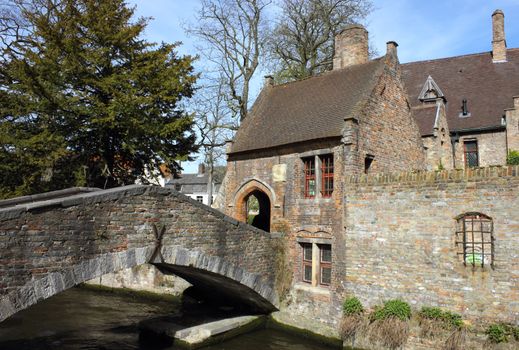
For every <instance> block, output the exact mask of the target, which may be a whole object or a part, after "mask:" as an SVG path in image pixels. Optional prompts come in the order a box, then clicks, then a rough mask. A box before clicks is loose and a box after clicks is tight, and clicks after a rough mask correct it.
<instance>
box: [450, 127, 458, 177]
mask: <svg viewBox="0 0 519 350" xmlns="http://www.w3.org/2000/svg"><path fill="white" fill-rule="evenodd" d="M459 141H460V134H458V133H456V134H454V135H452V136H451V148H452V166H453V169H456V142H459Z"/></svg>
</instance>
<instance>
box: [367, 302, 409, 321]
mask: <svg viewBox="0 0 519 350" xmlns="http://www.w3.org/2000/svg"><path fill="white" fill-rule="evenodd" d="M390 318H398V319H399V320H401V321H406V320H409V319H410V318H411V307H410V306H409V304H408V303H406V302H405V301H402V300H399V299H394V300H388V301H386V302H385V303H384V306H382V307H377V308H375V311H373V313H372V315H371V319H372V321H376V320H387V319H390Z"/></svg>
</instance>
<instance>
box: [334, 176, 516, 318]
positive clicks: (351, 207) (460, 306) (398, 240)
mask: <svg viewBox="0 0 519 350" xmlns="http://www.w3.org/2000/svg"><path fill="white" fill-rule="evenodd" d="M346 186H347V187H346V194H345V196H346V197H345V198H346V202H347V209H346V218H345V226H346V232H345V233H344V235H345V242H346V245H345V247H344V249H345V252H346V257H347V263H346V264H345V265H344V266H337V268H338V269H340V272H338V273H339V274H341V276H342V279H343V281H342V284H343V287H344V290H345V293H344V295H343V297H345V296H346V295H355V296H357V297H359V298H360V299H361V300H362V302H364V303H365V304H366V305H368V306H370V307H372V306H374V305H376V304H380V303H382V302H383V301H384V300H387V299H393V298H402V299H404V300H406V301H408V302H409V303H411V305H412V306H414V307H415V308H420V307H421V306H440V307H443V308H446V309H448V310H452V311H454V312H458V313H460V314H462V315H463V316H464V318H466V319H469V320H482V321H488V322H490V321H508V322H517V319H518V318H519V283H518V281H519V215H518V213H519V167H518V166H515V167H491V168H485V169H476V170H465V171H463V170H458V171H456V170H451V171H443V172H428V173H404V174H396V175H380V176H369V177H366V176H361V177H358V176H353V177H350V178H348V179H347V185H346ZM467 212H480V213H483V214H486V215H488V216H490V217H491V218H492V219H493V223H494V237H495V260H494V266H493V267H490V266H485V267H480V266H476V267H474V268H473V267H472V266H464V264H463V263H462V262H461V261H460V259H459V257H458V256H457V254H456V252H457V251H456V246H455V231H456V220H455V217H456V216H458V215H460V214H463V213H467ZM339 249H341V248H339Z"/></svg>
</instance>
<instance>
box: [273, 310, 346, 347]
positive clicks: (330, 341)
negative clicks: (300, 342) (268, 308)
mask: <svg viewBox="0 0 519 350" xmlns="http://www.w3.org/2000/svg"><path fill="white" fill-rule="evenodd" d="M267 329H278V330H281V331H284V332H287V333H292V334H295V335H299V336H303V337H305V338H308V339H312V340H315V341H317V342H319V343H323V344H326V345H331V346H338V347H341V348H342V339H340V338H335V337H329V336H325V335H322V334H318V333H314V332H312V331H310V330H308V329H303V328H299V327H296V326H292V325H288V324H285V323H281V322H279V321H277V320H275V319H274V318H273V317H272V316H270V317H269V318H268V319H267Z"/></svg>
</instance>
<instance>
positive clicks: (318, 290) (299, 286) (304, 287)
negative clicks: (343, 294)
mask: <svg viewBox="0 0 519 350" xmlns="http://www.w3.org/2000/svg"><path fill="white" fill-rule="evenodd" d="M294 289H295V290H301V291H304V292H309V293H312V294H319V295H324V296H330V295H331V292H330V289H329V288H326V287H320V286H319V287H314V286H312V285H311V284H309V283H304V282H297V283H296V284H295V285H294Z"/></svg>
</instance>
